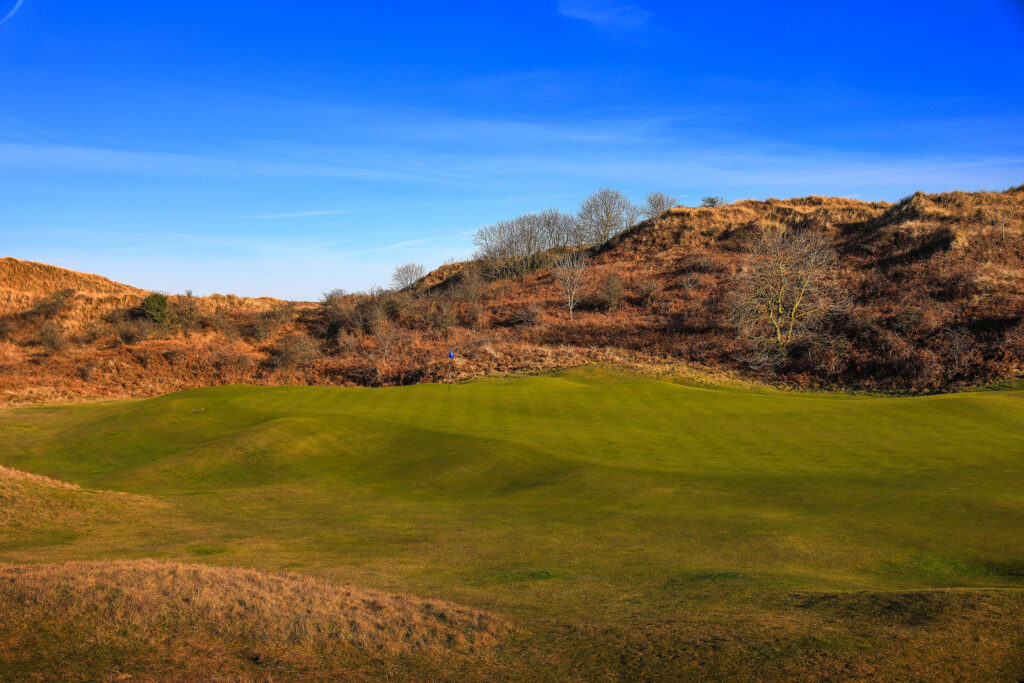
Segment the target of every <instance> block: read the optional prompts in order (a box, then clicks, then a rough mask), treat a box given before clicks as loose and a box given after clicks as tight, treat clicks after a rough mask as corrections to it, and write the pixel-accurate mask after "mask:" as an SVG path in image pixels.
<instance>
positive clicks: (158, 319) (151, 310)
mask: <svg viewBox="0 0 1024 683" xmlns="http://www.w3.org/2000/svg"><path fill="white" fill-rule="evenodd" d="M139 310H140V311H141V312H142V315H144V316H145V317H146V318H148V319H149V321H150V322H151V323H155V324H157V325H162V324H163V323H165V322H167V296H166V295H164V294H160V293H159V292H154V293H152V294H150V295H149V296H147V297H146V298H145V299H143V300H142V303H141V304H140V305H139Z"/></svg>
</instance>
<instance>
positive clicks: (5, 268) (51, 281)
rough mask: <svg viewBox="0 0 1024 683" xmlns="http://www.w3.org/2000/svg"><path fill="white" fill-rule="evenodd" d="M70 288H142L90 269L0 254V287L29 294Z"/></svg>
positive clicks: (96, 291) (124, 291) (97, 291)
mask: <svg viewBox="0 0 1024 683" xmlns="http://www.w3.org/2000/svg"><path fill="white" fill-rule="evenodd" d="M62 289H72V290H75V291H76V292H80V293H82V294H87V295H92V296H111V295H113V296H145V295H146V294H148V292H147V291H146V290H144V289H139V288H137V287H131V286H129V285H125V284H121V283H120V282H114V281H113V280H108V279H107V278H105V277H101V276H99V275H92V274H91V273H79V272H77V271H74V270H68V269H67V268H58V267H57V266H51V265H47V264H45V263H36V262H34V261H21V260H19V259H16V258H11V257H10V256H5V257H3V258H0V291H3V290H7V292H10V293H24V294H28V295H31V296H40V295H43V294H52V293H53V292H58V291H60V290H62Z"/></svg>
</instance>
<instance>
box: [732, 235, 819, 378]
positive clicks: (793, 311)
mask: <svg viewBox="0 0 1024 683" xmlns="http://www.w3.org/2000/svg"><path fill="white" fill-rule="evenodd" d="M835 260H836V255H835V251H834V250H833V249H832V246H831V244H830V243H829V241H828V239H827V238H826V237H825V236H824V235H821V234H819V233H810V232H800V233H795V232H792V231H788V230H787V231H770V232H766V233H764V234H763V235H762V236H761V240H760V242H759V243H758V244H757V246H756V248H755V250H754V255H753V259H752V262H751V263H750V264H749V265H748V266H747V268H746V269H745V271H744V272H743V274H742V275H741V277H740V282H739V283H738V284H739V286H738V287H737V289H736V290H735V293H734V296H733V306H732V318H733V322H735V323H736V325H737V327H739V328H740V330H741V332H742V333H743V334H744V335H745V336H747V338H748V339H750V340H751V341H753V342H754V344H755V346H756V347H757V348H758V349H759V353H760V357H761V358H762V360H763V361H764V363H762V364H765V363H767V362H770V360H771V359H773V358H774V359H777V358H778V357H779V356H780V355H781V353H782V352H783V351H784V350H785V348H786V347H787V346H788V345H789V344H790V342H792V341H794V340H795V339H796V338H797V337H799V336H800V335H803V334H805V333H807V332H809V331H811V330H812V329H814V327H815V326H816V325H817V324H818V323H819V322H820V321H821V320H822V318H824V317H825V316H826V315H827V314H828V313H829V312H830V311H832V310H833V309H834V308H835V306H836V304H837V301H838V297H837V292H836V291H835V290H834V289H833V288H832V286H831V283H830V280H829V270H830V268H831V267H832V265H833V264H834V263H835Z"/></svg>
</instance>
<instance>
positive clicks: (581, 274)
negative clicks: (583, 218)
mask: <svg viewBox="0 0 1024 683" xmlns="http://www.w3.org/2000/svg"><path fill="white" fill-rule="evenodd" d="M587 266H588V264H587V258H586V256H585V255H584V254H583V252H582V251H573V252H570V253H568V254H566V255H565V256H563V257H562V259H561V260H560V261H559V262H558V263H556V264H555V267H554V268H553V269H552V275H553V276H554V278H555V283H556V284H557V285H558V289H559V291H560V292H561V293H562V296H563V297H564V298H565V304H566V307H567V308H568V309H569V319H570V320H573V319H574V315H573V311H575V310H576V305H577V304H579V302H580V295H581V294H582V293H583V288H584V287H585V286H586V284H587V282H588V280H589V279H590V273H589V270H588V267H587Z"/></svg>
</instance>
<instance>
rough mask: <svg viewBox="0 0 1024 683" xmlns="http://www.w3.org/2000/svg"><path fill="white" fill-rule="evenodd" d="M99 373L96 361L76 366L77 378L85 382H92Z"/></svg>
mask: <svg viewBox="0 0 1024 683" xmlns="http://www.w3.org/2000/svg"><path fill="white" fill-rule="evenodd" d="M99 371H100V366H99V364H98V363H96V361H88V362H86V363H83V364H81V365H79V366H78V376H79V377H81V378H82V379H83V380H85V381H86V382H91V381H92V380H94V379H95V378H96V375H97V374H98V373H99Z"/></svg>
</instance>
